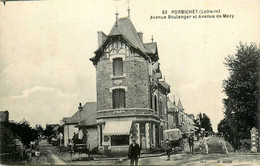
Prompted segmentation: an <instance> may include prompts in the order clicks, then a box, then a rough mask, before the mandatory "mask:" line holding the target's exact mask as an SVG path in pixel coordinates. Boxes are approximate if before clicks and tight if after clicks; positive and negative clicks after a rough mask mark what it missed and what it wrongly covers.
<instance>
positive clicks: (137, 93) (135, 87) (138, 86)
mask: <svg viewBox="0 0 260 166" xmlns="http://www.w3.org/2000/svg"><path fill="white" fill-rule="evenodd" d="M125 57H126V58H125V59H124V61H123V73H124V76H123V77H120V78H113V62H112V61H111V60H109V59H103V60H102V59H101V60H100V61H99V62H98V64H97V66H96V73H97V76H96V79H97V110H106V109H112V107H113V106H112V103H113V101H112V92H111V91H110V88H112V87H115V86H125V87H127V89H126V91H125V99H126V102H125V103H126V108H149V72H148V62H147V61H146V60H145V59H144V58H143V57H142V56H140V55H138V54H137V53H135V54H132V56H125Z"/></svg>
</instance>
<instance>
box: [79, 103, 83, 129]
mask: <svg viewBox="0 0 260 166" xmlns="http://www.w3.org/2000/svg"><path fill="white" fill-rule="evenodd" d="M82 108H83V107H82V106H81V103H79V107H78V109H79V111H78V112H79V113H78V124H80V122H81V113H82Z"/></svg>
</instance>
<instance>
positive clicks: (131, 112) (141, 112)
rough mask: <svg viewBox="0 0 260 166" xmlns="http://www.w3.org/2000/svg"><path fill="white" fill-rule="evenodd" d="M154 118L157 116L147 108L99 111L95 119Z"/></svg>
mask: <svg viewBox="0 0 260 166" xmlns="http://www.w3.org/2000/svg"><path fill="white" fill-rule="evenodd" d="M135 115H136V116H145V115H147V116H154V117H158V118H159V115H158V114H157V112H155V111H154V110H153V109H149V108H116V109H108V110H99V111H97V118H102V117H117V116H135Z"/></svg>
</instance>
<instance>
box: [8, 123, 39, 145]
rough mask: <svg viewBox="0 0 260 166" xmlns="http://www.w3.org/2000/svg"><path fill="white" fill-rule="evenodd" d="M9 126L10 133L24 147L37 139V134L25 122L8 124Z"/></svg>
mask: <svg viewBox="0 0 260 166" xmlns="http://www.w3.org/2000/svg"><path fill="white" fill-rule="evenodd" d="M9 126H10V129H11V130H12V132H13V133H14V134H15V135H16V137H18V138H20V140H21V142H22V143H23V144H24V145H28V144H29V143H30V142H31V141H34V140H36V139H37V137H38V132H37V131H36V130H35V129H33V128H32V127H31V126H30V124H29V123H28V122H27V121H25V120H24V121H22V122H20V123H10V124H9Z"/></svg>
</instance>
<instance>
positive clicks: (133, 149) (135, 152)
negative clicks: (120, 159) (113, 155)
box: [128, 138, 140, 165]
mask: <svg viewBox="0 0 260 166" xmlns="http://www.w3.org/2000/svg"><path fill="white" fill-rule="evenodd" d="M139 157H140V146H139V145H138V144H137V143H136V138H133V139H132V143H131V145H130V146H129V151H128V158H129V159H130V160H131V162H130V165H134V163H135V165H137V164H138V158H139Z"/></svg>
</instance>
